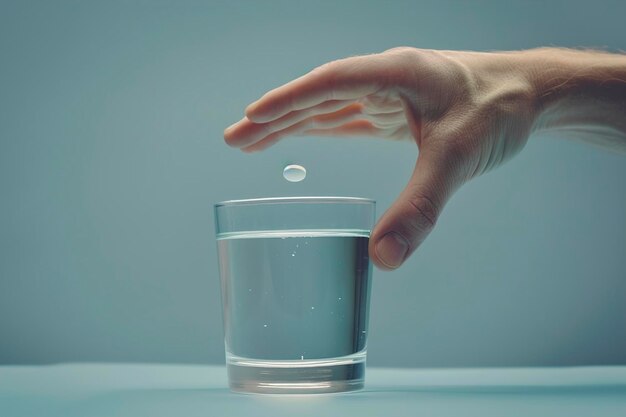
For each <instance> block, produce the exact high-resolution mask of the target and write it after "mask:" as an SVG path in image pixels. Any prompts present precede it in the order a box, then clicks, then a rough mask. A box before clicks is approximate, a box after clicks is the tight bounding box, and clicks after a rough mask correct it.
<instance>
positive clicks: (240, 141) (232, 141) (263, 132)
mask: <svg viewBox="0 0 626 417" xmlns="http://www.w3.org/2000/svg"><path fill="white" fill-rule="evenodd" d="M353 103H354V101H350V100H331V101H327V102H324V103H321V104H319V105H317V106H314V107H311V108H308V109H305V110H300V111H294V112H291V113H288V114H286V115H285V116H283V117H281V118H279V119H276V120H274V121H271V122H268V123H253V122H251V121H250V120H249V119H248V118H246V117H244V118H243V119H241V120H240V121H239V122H237V123H235V124H233V125H232V126H230V127H228V128H227V129H226V130H225V131H224V139H225V140H226V143H227V144H228V145H230V146H234V147H237V148H242V147H245V146H249V145H252V144H254V143H256V142H258V141H260V140H261V139H263V138H265V137H266V136H269V135H271V134H273V133H276V132H279V131H281V130H283V129H287V128H289V127H290V126H292V125H295V124H297V123H299V122H301V121H303V120H306V119H308V118H310V117H314V116H317V115H321V114H329V113H333V112H335V111H339V110H341V109H344V108H346V107H347V106H349V105H350V104H353ZM361 107H362V106H361V105H360V104H358V103H357V104H356V105H355V107H354V108H353V110H355V111H360V109H361Z"/></svg>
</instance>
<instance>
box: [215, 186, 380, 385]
mask: <svg viewBox="0 0 626 417" xmlns="http://www.w3.org/2000/svg"><path fill="white" fill-rule="evenodd" d="M374 219H375V203H374V201H373V200H368V199H363V198H351V197H287V198H263V199H254V200H233V201H226V202H222V203H218V204H216V205H215V223H216V235H217V243H218V256H219V268H220V278H221V284H222V305H223V308H224V333H225V346H226V365H227V368H228V379H229V384H230V387H231V389H232V390H234V391H240V392H254V393H323V392H340V391H351V390H356V389H360V388H362V387H363V380H364V375H365V355H366V347H367V331H368V315H369V299H370V288H371V273H372V272H371V265H370V260H369V256H368V252H367V245H368V241H369V236H370V231H371V228H372V226H373V224H374Z"/></svg>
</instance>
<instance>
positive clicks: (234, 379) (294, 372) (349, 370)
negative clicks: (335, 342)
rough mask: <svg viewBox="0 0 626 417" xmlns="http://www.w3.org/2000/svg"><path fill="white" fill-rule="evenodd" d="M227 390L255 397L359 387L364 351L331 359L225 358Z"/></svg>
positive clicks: (344, 389)
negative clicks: (254, 394) (251, 394)
mask: <svg viewBox="0 0 626 417" xmlns="http://www.w3.org/2000/svg"><path fill="white" fill-rule="evenodd" d="M226 366H227V369H228V380H229V385H230V389H231V390H233V391H237V392H245V393H257V394H322V393H330V392H345V391H355V390H359V389H361V388H363V382H364V377H365V352H359V353H356V354H354V355H350V356H343V357H340V358H331V359H307V360H304V359H303V360H290V361H276V360H259V359H249V358H240V357H236V356H231V355H227V359H226Z"/></svg>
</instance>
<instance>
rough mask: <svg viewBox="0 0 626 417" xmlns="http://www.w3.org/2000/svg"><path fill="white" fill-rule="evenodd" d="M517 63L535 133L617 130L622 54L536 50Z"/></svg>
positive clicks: (625, 101)
mask: <svg viewBox="0 0 626 417" xmlns="http://www.w3.org/2000/svg"><path fill="white" fill-rule="evenodd" d="M520 59H521V60H522V61H523V62H521V63H520V67H521V68H522V70H523V72H524V74H525V76H526V77H527V79H528V81H529V84H530V85H531V88H532V95H533V97H534V103H535V109H536V113H537V116H536V120H535V125H534V128H533V131H543V130H554V129H571V128H572V127H580V126H593V125H603V126H611V127H618V126H617V125H616V123H615V122H616V120H615V116H616V110H615V109H616V108H618V107H619V106H620V104H621V105H626V56H625V55H620V54H611V53H607V52H599V51H584V50H573V49H565V48H539V49H533V50H528V51H523V52H522V53H521V55H520ZM622 118H623V115H622ZM618 124H619V123H618ZM618 128H619V127H618Z"/></svg>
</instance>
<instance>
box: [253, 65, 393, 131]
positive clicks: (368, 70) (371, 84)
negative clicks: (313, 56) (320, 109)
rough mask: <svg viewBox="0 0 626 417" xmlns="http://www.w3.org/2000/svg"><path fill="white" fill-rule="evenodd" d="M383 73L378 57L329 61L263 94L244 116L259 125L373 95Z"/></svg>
mask: <svg viewBox="0 0 626 417" xmlns="http://www.w3.org/2000/svg"><path fill="white" fill-rule="evenodd" d="M383 74H384V66H383V63H382V61H381V58H380V56H379V55H367V56H358V57H351V58H346V59H342V60H339V61H334V62H330V63H328V64H325V65H322V66H321V67H318V68H316V69H314V70H313V71H311V72H309V73H308V74H306V75H303V76H302V77H300V78H297V79H295V80H293V81H291V82H289V83H287V84H285V85H283V86H281V87H278V88H276V89H274V90H272V91H270V92H268V93H266V94H265V95H264V96H263V97H261V98H260V99H259V100H257V101H256V102H254V103H252V104H250V105H249V106H248V108H247V109H246V116H247V118H248V119H250V120H251V121H253V122H256V123H263V122H268V121H272V120H276V119H278V118H279V117H282V116H284V115H286V114H288V113H289V112H292V111H297V110H302V109H306V108H309V107H313V106H316V105H318V104H321V103H323V102H326V101H329V100H354V99H358V98H360V97H364V96H367V95H369V94H372V93H374V92H376V91H377V90H378V89H379V88H380V85H381V78H382V77H381V76H382V75H383Z"/></svg>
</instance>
